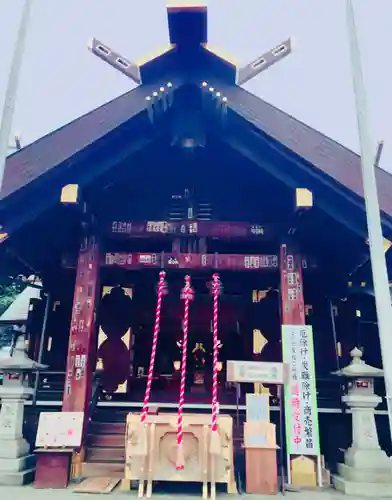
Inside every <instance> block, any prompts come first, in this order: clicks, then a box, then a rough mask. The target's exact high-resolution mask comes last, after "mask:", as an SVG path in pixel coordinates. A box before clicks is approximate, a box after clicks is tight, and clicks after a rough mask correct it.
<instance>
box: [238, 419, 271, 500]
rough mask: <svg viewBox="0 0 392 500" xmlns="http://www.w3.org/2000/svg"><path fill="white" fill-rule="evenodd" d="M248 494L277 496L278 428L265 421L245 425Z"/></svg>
mask: <svg viewBox="0 0 392 500" xmlns="http://www.w3.org/2000/svg"><path fill="white" fill-rule="evenodd" d="M244 446H245V458H246V493H253V494H258V495H277V493H278V465H277V459H276V453H277V449H278V448H277V446H276V428H275V425H274V424H271V423H270V422H263V421H253V422H252V421H250V422H245V424H244Z"/></svg>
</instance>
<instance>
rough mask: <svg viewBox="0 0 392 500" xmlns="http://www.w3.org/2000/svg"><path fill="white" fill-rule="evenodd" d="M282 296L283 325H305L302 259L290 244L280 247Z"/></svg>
mask: <svg viewBox="0 0 392 500" xmlns="http://www.w3.org/2000/svg"><path fill="white" fill-rule="evenodd" d="M280 294H281V309H282V311H281V320H282V325H304V324H305V304H304V291H303V279H302V259H301V256H300V255H299V254H298V253H296V252H295V250H294V249H293V248H292V246H291V245H290V244H289V243H285V244H283V245H281V247H280Z"/></svg>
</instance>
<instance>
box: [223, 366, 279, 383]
mask: <svg viewBox="0 0 392 500" xmlns="http://www.w3.org/2000/svg"><path fill="white" fill-rule="evenodd" d="M287 374H288V369H287V365H286V364H284V363H269V362H263V361H228V362H227V381H228V382H237V383H238V382H245V383H250V384H257V383H258V382H261V383H263V384H264V383H265V384H278V385H283V384H284V383H285V382H286V381H287Z"/></svg>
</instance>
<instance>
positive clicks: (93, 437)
mask: <svg viewBox="0 0 392 500" xmlns="http://www.w3.org/2000/svg"><path fill="white" fill-rule="evenodd" d="M87 446H98V447H99V448H105V447H107V448H125V433H122V434H89V435H88V436H87Z"/></svg>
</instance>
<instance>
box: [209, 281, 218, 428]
mask: <svg viewBox="0 0 392 500" xmlns="http://www.w3.org/2000/svg"><path fill="white" fill-rule="evenodd" d="M212 279H213V282H212V293H213V299H214V300H213V306H214V307H213V320H212V329H213V357H212V426H211V430H212V432H216V431H217V418H218V351H219V340H218V312H219V311H218V304H219V275H218V274H214V275H213V277H212Z"/></svg>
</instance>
